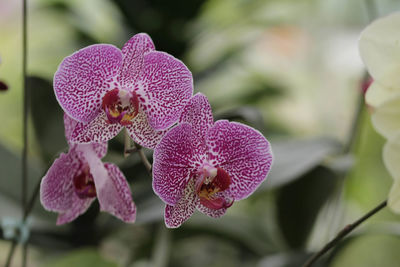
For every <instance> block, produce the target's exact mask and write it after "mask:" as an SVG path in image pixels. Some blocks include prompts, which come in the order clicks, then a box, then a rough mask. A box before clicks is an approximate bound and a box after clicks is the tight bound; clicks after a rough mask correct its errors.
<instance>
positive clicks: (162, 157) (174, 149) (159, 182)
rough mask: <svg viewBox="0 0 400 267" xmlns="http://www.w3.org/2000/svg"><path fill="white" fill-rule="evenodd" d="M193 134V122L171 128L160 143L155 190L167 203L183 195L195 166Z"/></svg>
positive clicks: (157, 148)
mask: <svg viewBox="0 0 400 267" xmlns="http://www.w3.org/2000/svg"><path fill="white" fill-rule="evenodd" d="M192 140H193V135H192V127H191V126H190V124H187V123H183V124H180V125H178V126H176V127H174V128H173V129H171V130H170V131H169V132H168V133H167V134H166V135H165V136H164V137H163V139H162V140H161V142H160V143H159V144H158V145H157V146H156V148H155V150H154V155H153V159H154V162H153V190H154V192H155V193H156V194H157V195H158V196H159V197H160V198H161V199H162V200H163V201H164V202H165V203H167V204H169V205H175V204H176V203H177V202H178V201H179V200H180V199H181V197H182V194H183V191H184V188H185V187H186V185H187V183H188V181H189V178H190V175H191V166H192V165H193V162H192V158H193V152H194V150H193V142H192Z"/></svg>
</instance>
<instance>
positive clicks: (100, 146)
mask: <svg viewBox="0 0 400 267" xmlns="http://www.w3.org/2000/svg"><path fill="white" fill-rule="evenodd" d="M82 125H83V123H81V122H78V121H76V120H74V119H72V118H71V117H70V116H68V115H67V114H66V113H64V128H65V137H66V138H67V141H68V144H69V146H70V147H73V146H76V145H77V144H75V145H74V144H73V143H72V141H71V140H72V135H73V133H74V131H75V128H76V127H77V126H79V127H81V126H82ZM92 147H93V149H94V150H95V151H96V154H97V156H98V157H99V158H103V157H104V156H105V155H106V154H107V147H108V145H107V142H104V143H93V144H92Z"/></svg>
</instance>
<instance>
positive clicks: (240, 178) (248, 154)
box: [207, 120, 272, 200]
mask: <svg viewBox="0 0 400 267" xmlns="http://www.w3.org/2000/svg"><path fill="white" fill-rule="evenodd" d="M207 142H208V146H209V152H210V154H209V159H210V161H211V162H212V163H213V165H214V166H216V167H221V168H222V169H224V170H225V171H226V172H227V173H228V174H229V176H230V177H231V182H232V183H231V185H230V186H229V188H228V189H227V191H226V193H227V194H228V195H229V196H230V197H231V198H233V199H234V200H240V199H243V198H246V197H248V196H249V195H250V194H251V193H253V192H254V191H255V190H256V189H257V187H258V186H259V185H260V184H261V183H262V182H263V181H264V180H265V179H266V177H267V174H268V172H269V170H270V169H271V164H272V151H271V147H270V144H269V142H268V141H267V139H265V137H264V136H263V135H262V134H261V133H260V132H258V131H257V130H255V129H253V128H251V127H249V126H246V125H244V124H241V123H237V122H229V121H226V120H220V121H217V122H216V123H215V124H214V126H213V127H212V128H211V129H210V130H209V132H208V141H207Z"/></svg>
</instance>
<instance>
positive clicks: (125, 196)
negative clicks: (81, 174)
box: [78, 144, 136, 222]
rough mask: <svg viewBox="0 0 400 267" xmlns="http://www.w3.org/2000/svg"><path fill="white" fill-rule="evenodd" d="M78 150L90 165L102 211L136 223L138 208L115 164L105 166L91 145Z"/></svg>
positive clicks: (81, 146) (82, 146)
mask: <svg viewBox="0 0 400 267" xmlns="http://www.w3.org/2000/svg"><path fill="white" fill-rule="evenodd" d="M78 149H79V151H80V152H81V153H82V156H83V157H84V158H85V159H86V161H87V163H88V165H89V168H90V173H91V174H92V176H93V180H94V184H95V186H96V193H97V199H98V200H99V204H100V209H101V210H102V211H106V212H109V213H110V214H112V215H114V216H116V217H117V218H119V219H121V220H123V221H125V222H134V221H135V218H136V207H135V204H134V203H133V201H132V197H131V193H130V188H129V185H128V183H127V181H126V179H125V176H124V175H123V174H122V172H121V171H120V170H119V169H118V167H117V166H115V165H114V164H111V163H105V164H103V162H101V160H100V159H99V158H98V157H97V155H96V153H95V151H94V150H93V148H92V147H91V146H90V144H88V145H80V146H79V148H78Z"/></svg>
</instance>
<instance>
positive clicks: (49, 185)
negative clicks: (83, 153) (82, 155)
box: [40, 151, 80, 212]
mask: <svg viewBox="0 0 400 267" xmlns="http://www.w3.org/2000/svg"><path fill="white" fill-rule="evenodd" d="M79 167H80V160H79V158H78V155H77V154H76V153H74V152H73V151H72V152H71V151H70V152H69V153H68V154H64V153H62V154H61V155H60V157H59V158H57V159H56V160H55V161H54V163H53V165H51V167H50V168H49V170H48V171H47V173H46V175H45V176H44V177H43V179H42V181H41V184H40V202H41V203H42V205H43V207H44V208H45V209H46V210H50V211H56V212H63V211H66V210H68V209H70V208H71V206H72V204H73V199H74V196H75V192H74V188H73V184H72V179H73V177H74V175H75V174H76V172H77V171H78V170H79Z"/></svg>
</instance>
